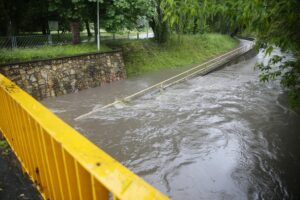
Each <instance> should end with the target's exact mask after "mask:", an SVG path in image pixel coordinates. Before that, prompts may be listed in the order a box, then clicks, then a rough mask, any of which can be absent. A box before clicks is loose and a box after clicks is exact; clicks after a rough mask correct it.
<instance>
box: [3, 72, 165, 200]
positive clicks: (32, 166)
mask: <svg viewBox="0 0 300 200" xmlns="http://www.w3.org/2000/svg"><path fill="white" fill-rule="evenodd" d="M0 131H1V132H2V133H3V134H4V137H5V138H6V140H7V141H8V143H9V145H10V146H11V148H12V149H13V151H14V153H15V154H16V156H17V158H18V160H19V161H20V162H21V165H22V167H23V170H24V171H25V172H26V173H28V174H29V176H30V177H31V179H32V180H33V181H34V182H35V184H36V186H37V188H38V189H39V191H40V192H41V194H42V196H43V198H44V199H58V200H63V199H81V200H89V199H134V200H135V199H147V200H148V199H157V200H163V199H168V198H167V197H166V196H164V195H163V194H161V193H160V192H159V191H158V190H156V189H154V188H153V187H152V186H150V185H149V184H147V183H146V182H145V181H143V180H142V179H141V178H139V177H138V176H136V175H135V174H133V173H132V172H130V171H129V170H128V169H127V168H125V167H124V166H122V165H121V164H120V163H119V162H117V161H116V160H114V159H113V158H111V157H110V156H109V155H107V154H106V153H105V152H104V151H102V150H101V149H99V148H98V147H96V146H95V145H94V144H93V143H91V142H90V141H89V140H87V139H86V138H85V137H83V136H82V135H81V134H80V133H78V132H77V131H76V130H74V129H73V128H71V127H70V126H68V125H67V124H66V123H64V122H63V121H62V120H60V119H59V118H58V117H56V116H55V115H54V114H52V113H51V112H50V111H49V110H48V109H46V108H45V107H44V106H42V105H41V104H40V103H39V102H37V101H36V100H34V99H33V98H32V97H31V96H29V95H28V94H27V93H26V92H24V91H23V90H21V89H20V88H19V87H18V86H16V85H15V84H14V83H12V82H11V81H10V80H9V79H7V78H6V77H4V76H3V75H1V74H0Z"/></svg>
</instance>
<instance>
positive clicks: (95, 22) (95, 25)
mask: <svg viewBox="0 0 300 200" xmlns="http://www.w3.org/2000/svg"><path fill="white" fill-rule="evenodd" d="M94 33H95V42H96V43H97V33H98V27H97V20H95V21H94Z"/></svg>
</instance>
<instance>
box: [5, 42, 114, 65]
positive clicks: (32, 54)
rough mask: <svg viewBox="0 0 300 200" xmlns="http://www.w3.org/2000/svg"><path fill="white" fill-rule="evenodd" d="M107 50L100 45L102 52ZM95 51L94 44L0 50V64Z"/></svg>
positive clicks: (103, 45)
mask: <svg viewBox="0 0 300 200" xmlns="http://www.w3.org/2000/svg"><path fill="white" fill-rule="evenodd" d="M109 50H111V49H110V48H109V47H107V46H106V45H105V44H101V51H102V52H105V51H109ZM96 51H97V46H96V44H79V45H61V46H42V47H37V48H19V49H13V50H10V49H0V64H3V63H10V62H18V61H30V60H37V59H46V58H55V57H61V56H70V55H77V54H83V53H92V52H96Z"/></svg>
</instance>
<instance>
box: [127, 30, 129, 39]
mask: <svg viewBox="0 0 300 200" xmlns="http://www.w3.org/2000/svg"><path fill="white" fill-rule="evenodd" d="M129 35H130V31H128V34H127V39H129V38H130V37H129Z"/></svg>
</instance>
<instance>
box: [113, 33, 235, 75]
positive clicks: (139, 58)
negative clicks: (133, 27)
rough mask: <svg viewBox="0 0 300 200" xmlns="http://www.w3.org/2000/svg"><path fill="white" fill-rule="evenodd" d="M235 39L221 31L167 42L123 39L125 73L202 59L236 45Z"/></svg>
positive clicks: (131, 73) (132, 73) (118, 42)
mask: <svg viewBox="0 0 300 200" xmlns="http://www.w3.org/2000/svg"><path fill="white" fill-rule="evenodd" d="M237 44H238V41H237V40H235V39H233V38H231V37H229V36H227V35H221V34H215V33H211V34H203V35H183V36H181V39H180V41H179V42H178V37H177V36H173V37H172V38H171V39H170V41H169V42H167V43H166V44H163V45H158V44H157V43H155V42H153V41H152V40H122V41H116V42H115V43H112V45H114V46H118V45H121V46H122V48H123V52H124V61H125V66H126V70H127V74H128V76H135V75H138V74H142V73H145V72H149V71H155V70H160V69H163V68H174V67H180V66H186V65H191V64H196V63H202V62H204V61H206V60H208V59H210V58H212V57H214V56H216V55H219V54H221V53H224V52H227V51H229V50H230V49H232V48H234V47H236V46H237Z"/></svg>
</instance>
